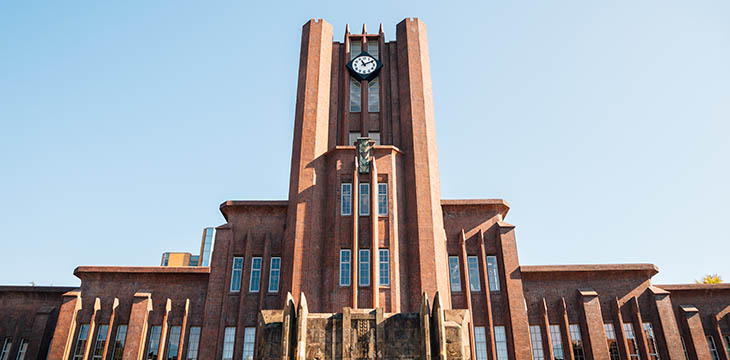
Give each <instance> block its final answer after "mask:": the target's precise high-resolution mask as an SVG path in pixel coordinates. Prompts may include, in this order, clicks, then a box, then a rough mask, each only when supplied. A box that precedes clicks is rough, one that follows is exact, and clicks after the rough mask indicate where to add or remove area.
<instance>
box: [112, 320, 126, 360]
mask: <svg viewBox="0 0 730 360" xmlns="http://www.w3.org/2000/svg"><path fill="white" fill-rule="evenodd" d="M126 340H127V325H119V326H117V335H116V336H115V337H114V349H113V350H112V360H122V355H124V343H125V341H126Z"/></svg>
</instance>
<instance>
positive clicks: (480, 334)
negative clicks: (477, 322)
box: [474, 326, 487, 360]
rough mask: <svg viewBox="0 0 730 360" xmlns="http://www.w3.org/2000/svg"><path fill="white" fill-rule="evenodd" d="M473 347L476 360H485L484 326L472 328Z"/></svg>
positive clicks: (485, 338) (485, 341)
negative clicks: (475, 352)
mask: <svg viewBox="0 0 730 360" xmlns="http://www.w3.org/2000/svg"><path fill="white" fill-rule="evenodd" d="M474 345H475V346H474V347H475V348H476V351H477V360H487V336H486V333H485V331H484V326H475V327H474Z"/></svg>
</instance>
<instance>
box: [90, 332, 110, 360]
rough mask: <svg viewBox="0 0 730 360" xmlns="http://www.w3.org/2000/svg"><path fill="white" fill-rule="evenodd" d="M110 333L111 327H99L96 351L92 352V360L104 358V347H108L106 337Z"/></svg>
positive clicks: (95, 345)
mask: <svg viewBox="0 0 730 360" xmlns="http://www.w3.org/2000/svg"><path fill="white" fill-rule="evenodd" d="M108 331H109V325H99V330H98V331H97V332H96V341H95V342H94V349H93V350H92V351H91V359H92V360H102V357H103V355H104V345H106V335H107V332H108Z"/></svg>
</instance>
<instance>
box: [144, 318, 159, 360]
mask: <svg viewBox="0 0 730 360" xmlns="http://www.w3.org/2000/svg"><path fill="white" fill-rule="evenodd" d="M160 335H162V326H153V327H152V329H151V331H150V342H149V345H148V346H147V360H157V354H158V353H159V352H160Z"/></svg>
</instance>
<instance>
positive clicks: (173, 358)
mask: <svg viewBox="0 0 730 360" xmlns="http://www.w3.org/2000/svg"><path fill="white" fill-rule="evenodd" d="M181 330H182V328H181V327H180V326H173V327H171V328H170V336H169V340H168V342H167V360H178V358H177V352H178V350H180V331H181Z"/></svg>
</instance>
